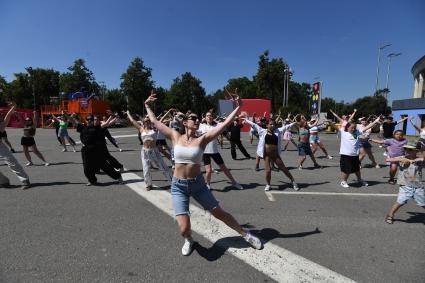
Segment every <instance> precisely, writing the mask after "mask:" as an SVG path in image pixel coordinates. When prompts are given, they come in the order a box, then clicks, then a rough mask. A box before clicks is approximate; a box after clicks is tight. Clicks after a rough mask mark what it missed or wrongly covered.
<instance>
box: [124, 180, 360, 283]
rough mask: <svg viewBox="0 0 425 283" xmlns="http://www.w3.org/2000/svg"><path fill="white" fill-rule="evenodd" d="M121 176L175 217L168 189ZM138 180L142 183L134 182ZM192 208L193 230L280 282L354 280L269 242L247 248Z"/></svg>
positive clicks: (191, 206)
mask: <svg viewBox="0 0 425 283" xmlns="http://www.w3.org/2000/svg"><path fill="white" fill-rule="evenodd" d="M122 177H123V179H124V181H127V180H131V181H132V182H131V183H129V184H126V185H127V186H128V187H130V188H131V189H132V190H133V191H134V192H136V193H137V194H138V195H140V196H141V197H143V198H144V199H146V200H147V201H149V202H150V203H152V204H153V205H155V206H156V207H158V208H159V209H160V210H162V211H163V212H165V213H166V214H168V215H169V216H171V217H173V218H174V211H173V207H172V201H171V194H170V193H169V192H168V191H163V190H161V191H156V190H154V191H146V185H145V183H144V182H143V180H142V179H141V178H140V176H138V175H137V174H134V173H130V172H128V173H123V174H122ZM138 179H139V180H140V182H135V180H138ZM189 209H190V211H191V217H190V219H191V223H192V225H191V226H192V230H193V231H194V232H196V233H197V234H199V235H201V236H202V237H204V238H206V239H207V240H209V241H210V242H211V243H216V244H217V245H220V246H222V247H224V248H226V249H227V252H228V253H229V254H231V255H233V256H235V257H237V258H238V259H240V260H242V261H243V262H245V263H247V264H249V265H250V266H252V267H253V268H255V269H257V270H258V271H260V272H262V273H264V274H265V275H267V276H269V277H270V278H272V279H274V280H276V281H278V282H354V281H353V280H351V279H349V278H347V277H345V276H343V275H341V274H338V273H336V272H335V271H332V270H330V269H328V268H326V267H324V266H321V265H319V264H317V263H315V262H313V261H310V260H308V259H306V258H303V257H301V256H299V255H297V254H294V253H293V252H290V251H288V250H286V249H284V248H282V247H279V246H277V245H275V244H273V243H271V242H268V243H266V244H265V246H264V249H263V250H261V251H259V250H255V249H253V248H250V247H249V248H246V247H245V244H244V240H242V239H241V238H238V237H235V236H237V233H236V232H235V231H233V230H232V229H230V228H229V227H227V226H226V225H225V224H224V223H222V222H221V221H219V220H217V219H215V218H214V217H211V215H210V214H209V213H208V212H205V211H204V210H203V209H201V208H199V207H197V206H195V205H193V204H191V205H190V208H189ZM175 229H176V230H177V227H175ZM176 233H177V231H176ZM218 240H221V241H218ZM217 241H218V242H217ZM182 243H183V241H182V242H181V243H178V244H177V246H176V249H180V244H182ZM241 243H242V244H241ZM236 247H239V248H236Z"/></svg>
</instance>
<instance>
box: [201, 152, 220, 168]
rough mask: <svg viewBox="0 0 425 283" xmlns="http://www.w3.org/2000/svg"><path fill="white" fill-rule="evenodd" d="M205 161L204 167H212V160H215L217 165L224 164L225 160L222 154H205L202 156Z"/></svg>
mask: <svg viewBox="0 0 425 283" xmlns="http://www.w3.org/2000/svg"><path fill="white" fill-rule="evenodd" d="M202 157H203V159H204V165H210V164H211V158H212V159H213V160H214V162H215V163H217V165H221V164H224V161H223V158H221V154H220V153H204V155H203V156H202Z"/></svg>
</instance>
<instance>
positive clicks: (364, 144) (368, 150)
mask: <svg viewBox="0 0 425 283" xmlns="http://www.w3.org/2000/svg"><path fill="white" fill-rule="evenodd" d="M367 120H368V119H366V117H361V118H359V122H360V124H357V130H359V131H361V132H362V134H361V135H360V136H359V142H360V155H359V159H360V166H361V164H362V161H363V159H364V158H365V156H366V155H367V156H368V157H369V159H370V161H372V167H375V168H380V166H379V164H378V163H377V162H376V160H375V156H373V153H372V145H371V144H370V142H369V138H370V134H371V133H372V129H371V128H370V129H368V130H366V131H365V130H364V129H365V128H366V127H367V125H368V121H367Z"/></svg>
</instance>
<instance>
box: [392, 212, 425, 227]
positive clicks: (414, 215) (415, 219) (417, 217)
mask: <svg viewBox="0 0 425 283" xmlns="http://www.w3.org/2000/svg"><path fill="white" fill-rule="evenodd" d="M407 213H408V214H410V217H409V218H408V219H406V220H402V219H394V221H399V222H405V223H422V224H424V225H425V213H422V212H407Z"/></svg>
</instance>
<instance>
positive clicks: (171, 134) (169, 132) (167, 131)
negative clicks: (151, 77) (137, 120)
mask: <svg viewBox="0 0 425 283" xmlns="http://www.w3.org/2000/svg"><path fill="white" fill-rule="evenodd" d="M155 100H156V93H155V92H154V91H153V90H152V91H151V95H150V96H149V97H148V99H146V100H145V108H146V112H147V113H148V116H149V119H150V120H151V123H152V124H154V126H155V128H157V129H158V131H160V132H161V133H163V134H164V135H165V137H166V138H168V139H170V140H171V141H173V143H174V141H177V139H178V138H179V136H180V134H179V133H178V132H177V131H174V130H173V129H171V128H169V127H167V126H166V125H164V124H163V123H161V122H160V121H158V119H156V117H155V113H153V111H152V110H151V108H150V107H149V104H150V103H152V102H154V101H155Z"/></svg>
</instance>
